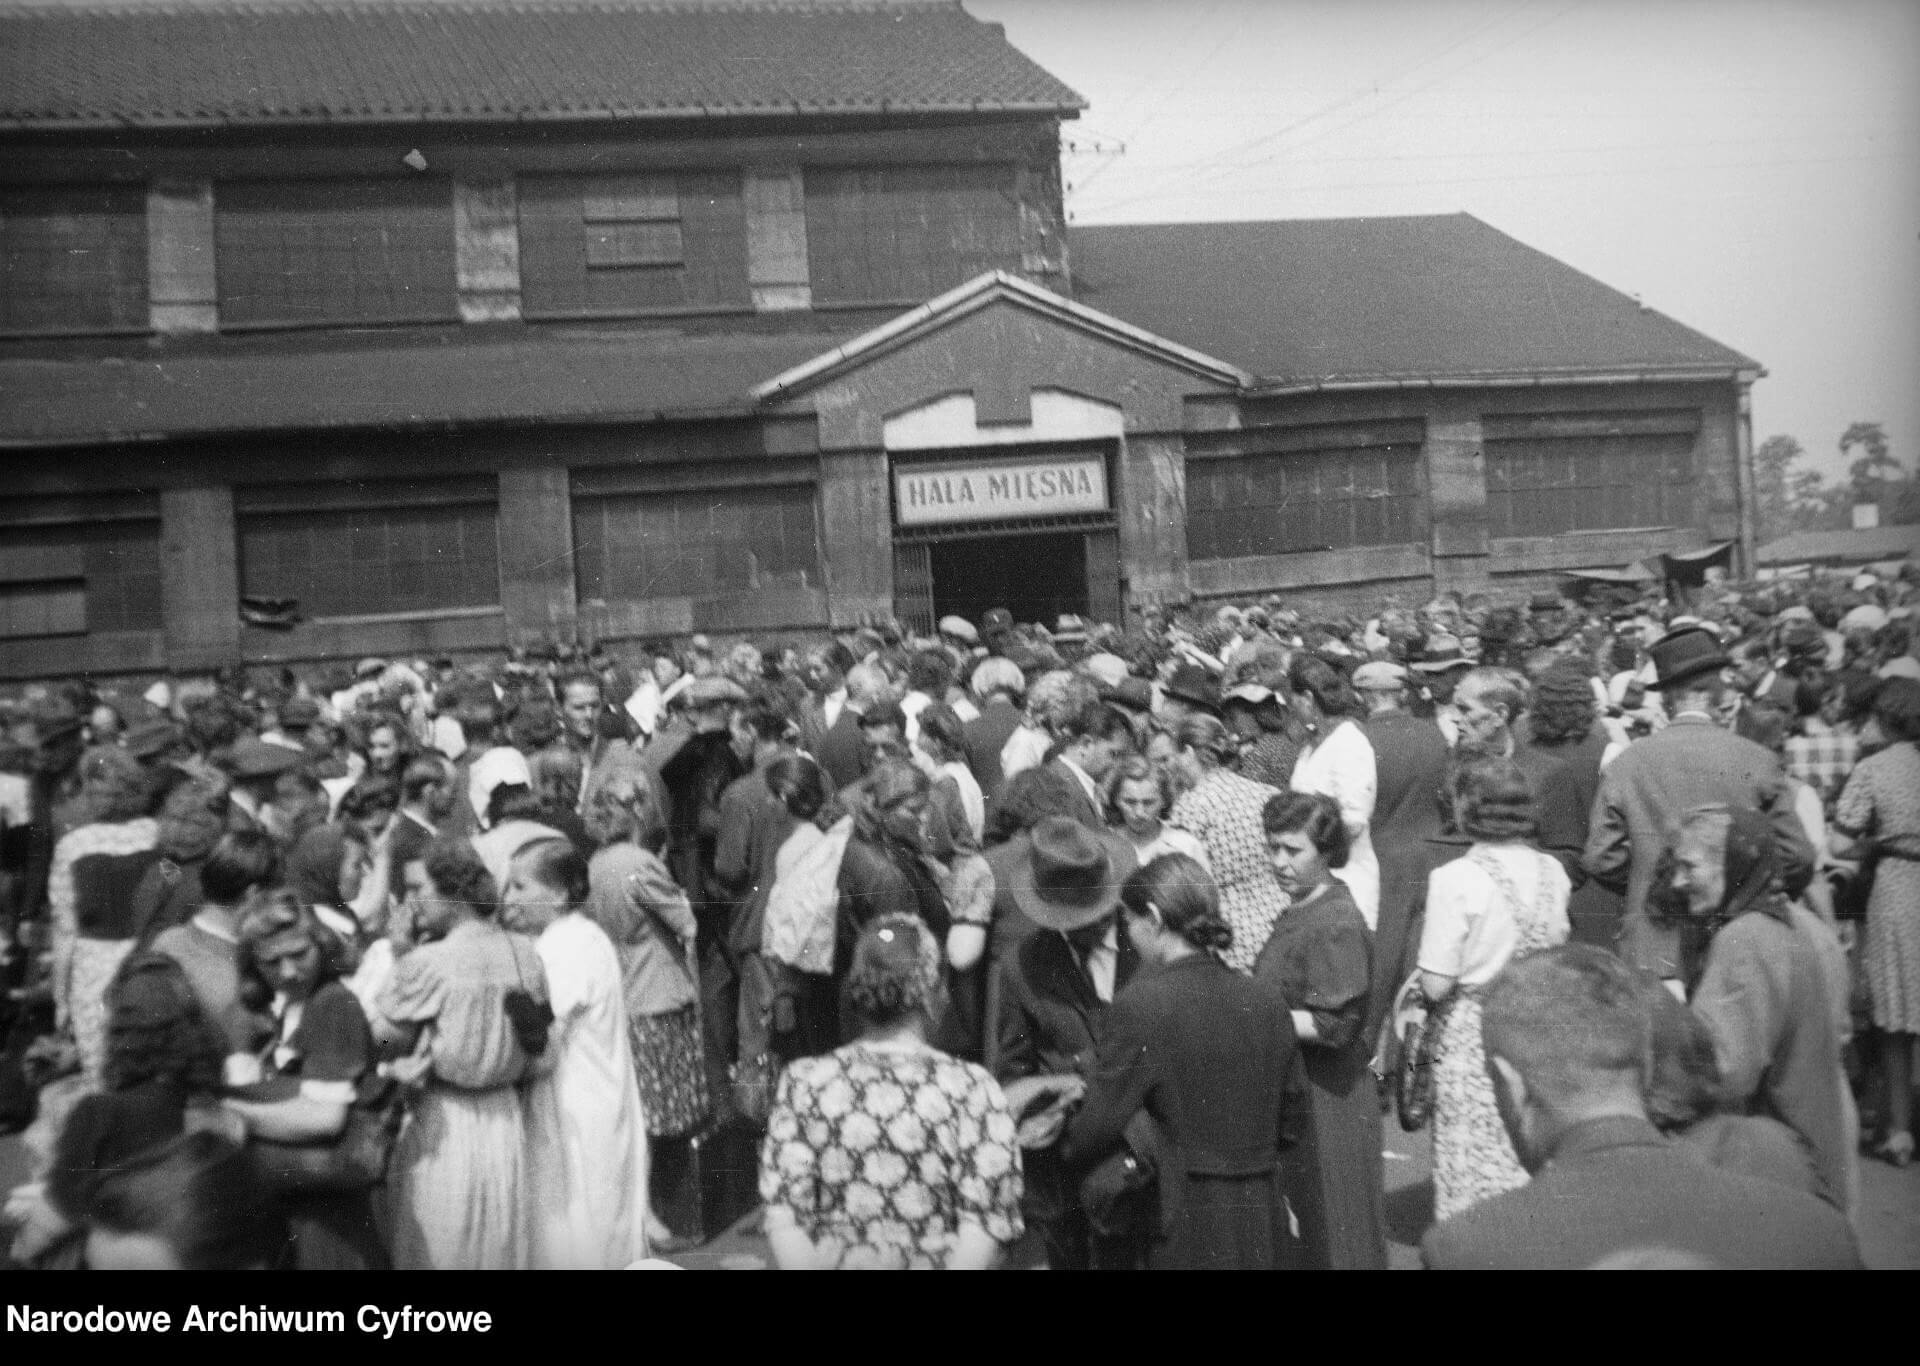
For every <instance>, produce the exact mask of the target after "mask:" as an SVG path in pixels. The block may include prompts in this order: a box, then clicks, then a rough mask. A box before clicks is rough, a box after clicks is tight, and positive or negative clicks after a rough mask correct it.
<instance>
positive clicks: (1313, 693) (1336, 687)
mask: <svg viewBox="0 0 1920 1366" xmlns="http://www.w3.org/2000/svg"><path fill="white" fill-rule="evenodd" d="M1287 685H1288V687H1289V688H1291V689H1292V691H1293V693H1294V694H1295V696H1298V695H1300V694H1302V693H1304V694H1306V695H1307V696H1309V697H1311V698H1312V699H1313V703H1314V705H1315V706H1317V707H1318V708H1320V712H1321V714H1322V715H1323V716H1330V717H1337V716H1358V715H1360V714H1361V713H1362V712H1363V711H1364V708H1363V707H1362V706H1361V703H1360V695H1359V694H1358V693H1356V692H1355V691H1354V690H1353V684H1352V683H1350V682H1349V681H1348V680H1347V676H1346V675H1345V674H1343V673H1341V672H1340V671H1339V670H1338V669H1336V668H1334V667H1333V666H1332V665H1331V664H1329V663H1327V662H1326V661H1325V660H1324V659H1321V658H1319V657H1318V656H1315V655H1311V654H1308V653H1307V652H1306V651H1304V650H1302V651H1301V652H1300V653H1298V654H1296V655H1295V656H1294V657H1293V660H1292V662H1291V663H1289V664H1288V665H1287Z"/></svg>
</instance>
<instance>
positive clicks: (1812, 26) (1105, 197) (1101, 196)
mask: <svg viewBox="0 0 1920 1366" xmlns="http://www.w3.org/2000/svg"><path fill="white" fill-rule="evenodd" d="M966 2H967V8H968V9H969V10H970V11H971V12H972V13H974V14H975V15H977V16H979V17H981V18H983V19H991V20H994V21H997V22H999V23H1002V24H1004V25H1005V26H1006V31H1007V36H1008V37H1009V38H1010V39H1011V40H1012V41H1013V43H1014V44H1015V45H1016V46H1018V47H1019V48H1020V49H1021V50H1022V51H1024V52H1026V53H1027V54H1028V55H1029V56H1031V57H1033V58H1034V59H1035V60H1036V61H1038V62H1039V63H1040V64H1041V65H1042V66H1044V67H1046V68H1047V69H1048V70H1050V71H1052V72H1053V73H1054V74H1055V75H1057V76H1059V77H1060V78H1061V79H1062V80H1064V81H1066V82H1067V83H1068V84H1069V85H1071V86H1073V87H1074V88H1075V89H1076V90H1078V91H1079V92H1080V93H1081V94H1082V95H1083V96H1085V97H1086V99H1087V100H1088V101H1089V103H1090V105H1091V107H1090V108H1089V109H1088V110H1087V112H1086V114H1085V115H1083V116H1082V117H1081V119H1080V120H1078V121H1077V122H1075V123H1071V124H1069V125H1067V138H1068V140H1069V142H1070V144H1071V145H1072V146H1074V147H1075V148H1076V149H1086V150H1075V151H1073V152H1071V153H1070V154H1069V155H1068V156H1067V158H1066V171H1067V179H1068V182H1069V184H1070V186H1071V188H1070V190H1069V192H1068V197H1067V202H1068V208H1069V211H1070V213H1071V214H1072V216H1073V218H1074V220H1075V221H1077V222H1085V223H1116V222H1170V221H1181V220H1187V219H1259V218H1319V217H1344V216H1351V215H1368V214H1410V213H1452V212H1457V211H1462V210H1464V211H1465V212H1467V213H1471V214H1474V215H1476V216H1477V217H1479V218H1482V219H1485V220H1486V221H1487V222H1489V223H1491V224H1493V225H1494V226H1495V227H1497V228H1499V229H1501V230H1502V231H1504V232H1507V233H1510V234H1511V235H1513V236H1515V237H1518V238H1520V239H1521V240H1522V241H1525V242H1527V243H1529V244H1530V245H1532V246H1535V247H1538V248H1540V249H1541V250H1543V251H1546V252H1549V253H1551V254H1552V255H1554V256H1557V257H1559V258H1560V259H1562V260H1564V261H1566V262H1568V263H1569V264H1571V265H1573V266H1576V267H1578V268H1579V269H1581V270H1584V271H1587V272H1588V273H1590V274H1592V275H1595V276H1597V277H1599V278H1600V279H1601V280H1603V281H1605V282H1606V283H1608V284H1610V285H1613V286H1614V287H1616V288H1618V289H1621V290H1624V291H1626V292H1628V293H1630V294H1638V295H1640V296H1641V298H1642V299H1643V300H1644V301H1645V303H1646V304H1647V305H1648V306H1650V307H1652V308H1656V309H1659V310H1660V311H1661V312H1664V313H1667V314H1669V315H1670V316H1672V317H1674V318H1677V319H1679V320H1680V321H1681V322H1684V323H1686V324H1688V325H1689V326H1692V327H1694V328H1697V329H1698V330H1700V331H1702V332H1705V333H1707V334H1708V335H1709V336H1711V337H1713V338H1714V339H1716V340H1718V341H1721V342H1724V343H1726V344H1727V345H1729V346H1732V347H1734V348H1736V349H1737V350H1740V351H1743V352H1745V353H1746V354H1748V355H1750V356H1753V357H1755V358H1757V359H1758V360H1759V361H1760V362H1761V363H1762V364H1764V365H1765V366H1766V368H1767V371H1768V373H1767V377H1766V378H1765V379H1763V380H1761V381H1760V383H1759V384H1757V385H1756V386H1755V388H1754V433H1755V439H1756V441H1758V440H1764V439H1765V438H1766V437H1767V436H1769V435H1771V434H1773V433H1776V432H1779V433H1786V434H1789V435H1792V436H1795V437H1798V438H1799V439H1800V441H1801V442H1802V443H1803V444H1804V445H1805V446H1806V447H1807V448H1808V450H1809V452H1810V453H1813V454H1814V455H1816V456H1823V457H1827V459H1828V462H1829V467H1830V468H1832V469H1836V470H1837V469H1838V467H1839V466H1838V456H1837V454H1834V452H1835V448H1836V446H1837V443H1838V440H1839V436H1840V433H1841V432H1842V431H1843V430H1844V429H1845V428H1846V426H1847V425H1848V424H1849V423H1850V422H1853V421H1855V420H1863V421H1873V420H1878V421H1882V422H1884V423H1885V424H1886V426H1887V430H1888V433H1889V436H1890V437H1891V439H1892V442H1893V450H1894V453H1895V454H1896V455H1897V456H1898V457H1899V458H1900V459H1901V460H1902V461H1903V462H1904V463H1906V464H1907V465H1908V466H1909V467H1911V466H1912V465H1913V463H1914V457H1915V454H1916V451H1920V3H1916V0H1343V2H1342V3H1331V2H1327V3H1315V2H1314V0H1182V2H1181V3H1174V2H1173V0H966ZM1120 145H1124V147H1125V151H1124V153H1123V154H1121V155H1111V154H1110V150H1109V149H1113V148H1116V147H1118V146H1120Z"/></svg>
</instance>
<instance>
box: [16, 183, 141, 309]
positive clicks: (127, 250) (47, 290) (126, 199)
mask: <svg viewBox="0 0 1920 1366" xmlns="http://www.w3.org/2000/svg"><path fill="white" fill-rule="evenodd" d="M146 329H147V199H146V192H145V191H144V190H143V189H142V188H141V187H140V186H138V185H85V186H58V187H56V186H44V187H22V188H17V189H8V190H5V191H0V333H14V334H21V333H28V334H35V333H37V334H46V333H59V332H144V331H145V330H146Z"/></svg>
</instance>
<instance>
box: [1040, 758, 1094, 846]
mask: <svg viewBox="0 0 1920 1366" xmlns="http://www.w3.org/2000/svg"><path fill="white" fill-rule="evenodd" d="M1046 766H1047V767H1048V768H1050V769H1052V770H1053V771H1054V772H1055V773H1057V774H1059V775H1060V777H1061V778H1063V779H1064V780H1065V781H1066V782H1067V784H1068V785H1069V786H1070V787H1072V789H1073V805H1072V806H1071V807H1069V808H1068V809H1067V810H1065V811H1063V812H1061V813H1060V814H1061V815H1063V816H1072V817H1073V818H1074V819H1075V820H1077V821H1079V822H1080V824H1082V825H1084V826H1086V827H1087V828H1088V829H1089V830H1105V829H1106V828H1107V819H1106V813H1105V812H1103V811H1101V809H1100V807H1099V805H1098V804H1097V803H1096V802H1095V801H1094V800H1093V798H1091V797H1089V796H1088V795H1087V789H1086V788H1085V787H1083V786H1081V783H1080V777H1079V775H1078V774H1076V773H1075V772H1074V771H1073V770H1072V769H1070V768H1068V767H1067V766H1066V765H1065V764H1064V763H1062V762H1061V761H1060V760H1059V759H1058V758H1053V759H1049V760H1047V763H1046Z"/></svg>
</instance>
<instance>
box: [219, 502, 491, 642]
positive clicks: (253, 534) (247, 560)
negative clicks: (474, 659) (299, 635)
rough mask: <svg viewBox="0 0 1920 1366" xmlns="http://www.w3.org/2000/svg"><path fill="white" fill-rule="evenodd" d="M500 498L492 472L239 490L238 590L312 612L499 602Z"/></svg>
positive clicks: (373, 611) (361, 612) (432, 608)
mask: <svg viewBox="0 0 1920 1366" xmlns="http://www.w3.org/2000/svg"><path fill="white" fill-rule="evenodd" d="M498 498H499V493H498V484H497V483H496V481H495V480H493V479H490V478H478V479H463V480H433V481H419V482H414V481H405V482H402V481H393V482H381V483H365V484H351V485H334V484H309V485H292V486H286V487H274V488H260V489H242V490H240V491H239V492H238V495H237V511H238V520H239V532H240V583H241V589H240V591H241V592H242V593H243V594H245V595H246V596H248V597H260V598H293V599H294V600H295V601H297V602H298V603H299V605H300V611H301V612H302V613H303V614H305V615H306V616H310V617H346V616H375V615H381V614H385V613H394V612H435V611H445V610H449V609H453V608H461V607H491V606H496V605H497V604H498V603H499V601H500V547H499V527H498Z"/></svg>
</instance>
